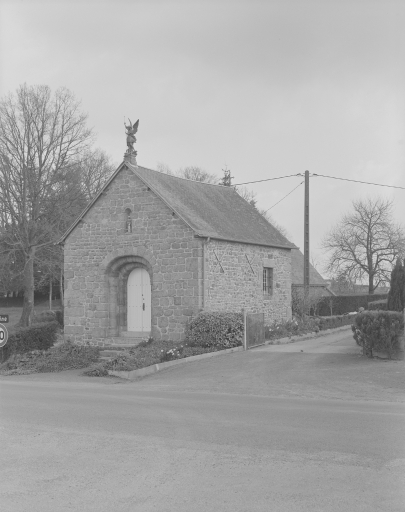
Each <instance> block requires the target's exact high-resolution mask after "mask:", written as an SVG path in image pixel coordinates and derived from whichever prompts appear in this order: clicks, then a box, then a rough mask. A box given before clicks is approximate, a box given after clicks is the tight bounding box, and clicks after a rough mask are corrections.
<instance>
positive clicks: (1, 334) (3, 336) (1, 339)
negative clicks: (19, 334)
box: [0, 324, 8, 348]
mask: <svg viewBox="0 0 405 512" xmlns="http://www.w3.org/2000/svg"><path fill="white" fill-rule="evenodd" d="M7 340H8V332H7V329H6V328H5V327H4V325H3V324H0V348H2V347H4V345H5V344H6V343H7Z"/></svg>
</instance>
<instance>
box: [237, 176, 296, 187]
mask: <svg viewBox="0 0 405 512" xmlns="http://www.w3.org/2000/svg"><path fill="white" fill-rule="evenodd" d="M292 176H302V173H298V174H290V175H288V176H279V177H278V178H266V179H265V180H257V181H246V182H245V183H236V184H235V185H233V186H234V187H237V186H239V185H249V184H250V183H261V182H262V181H273V180H281V179H283V178H291V177H292Z"/></svg>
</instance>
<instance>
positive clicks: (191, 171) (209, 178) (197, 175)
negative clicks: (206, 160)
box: [157, 162, 219, 184]
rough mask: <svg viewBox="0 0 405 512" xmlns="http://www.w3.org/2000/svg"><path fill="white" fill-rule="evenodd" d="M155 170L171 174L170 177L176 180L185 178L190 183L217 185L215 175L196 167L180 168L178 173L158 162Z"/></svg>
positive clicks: (217, 179) (217, 180)
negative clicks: (200, 182)
mask: <svg viewBox="0 0 405 512" xmlns="http://www.w3.org/2000/svg"><path fill="white" fill-rule="evenodd" d="M157 170H158V171H159V172H163V173H164V174H171V175H172V176H177V177H178V178H185V179H187V180H192V181H202V182H204V183H213V184H217V183H218V182H219V178H218V176H217V175H216V174H212V173H209V172H208V171H206V170H205V169H203V168H202V167H198V166H197V165H190V166H188V167H181V168H180V169H179V170H178V171H172V170H171V169H170V167H169V166H168V165H167V164H165V163H163V162H159V163H158V164H157Z"/></svg>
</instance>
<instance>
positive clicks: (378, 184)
mask: <svg viewBox="0 0 405 512" xmlns="http://www.w3.org/2000/svg"><path fill="white" fill-rule="evenodd" d="M311 176H318V177H321V178H330V179H332V180H342V181H353V182H354V183H363V184H364V185H375V186H376V187H388V188H400V189H402V190H405V187H398V186H396V185H384V184H382V183H371V182H369V181H359V180H350V179H349V178H337V177H336V176H325V175H324V174H315V173H312V174H311Z"/></svg>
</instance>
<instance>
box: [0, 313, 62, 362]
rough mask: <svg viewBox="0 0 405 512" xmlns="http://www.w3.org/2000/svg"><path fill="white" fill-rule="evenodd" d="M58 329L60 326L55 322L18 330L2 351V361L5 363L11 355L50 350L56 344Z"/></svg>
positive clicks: (0, 353)
mask: <svg viewBox="0 0 405 512" xmlns="http://www.w3.org/2000/svg"><path fill="white" fill-rule="evenodd" d="M58 329H59V324H58V322H55V321H53V322H48V323H43V324H34V325H31V326H30V327H20V328H18V330H16V331H15V332H12V333H11V334H10V336H9V338H8V341H7V344H6V345H5V346H4V347H3V348H1V349H0V355H1V358H0V360H1V361H5V360H6V359H8V358H9V357H10V355H11V354H24V353H26V352H30V351H31V350H46V349H48V348H49V347H51V346H52V345H53V344H54V343H55V341H56V333H57V331H58Z"/></svg>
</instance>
